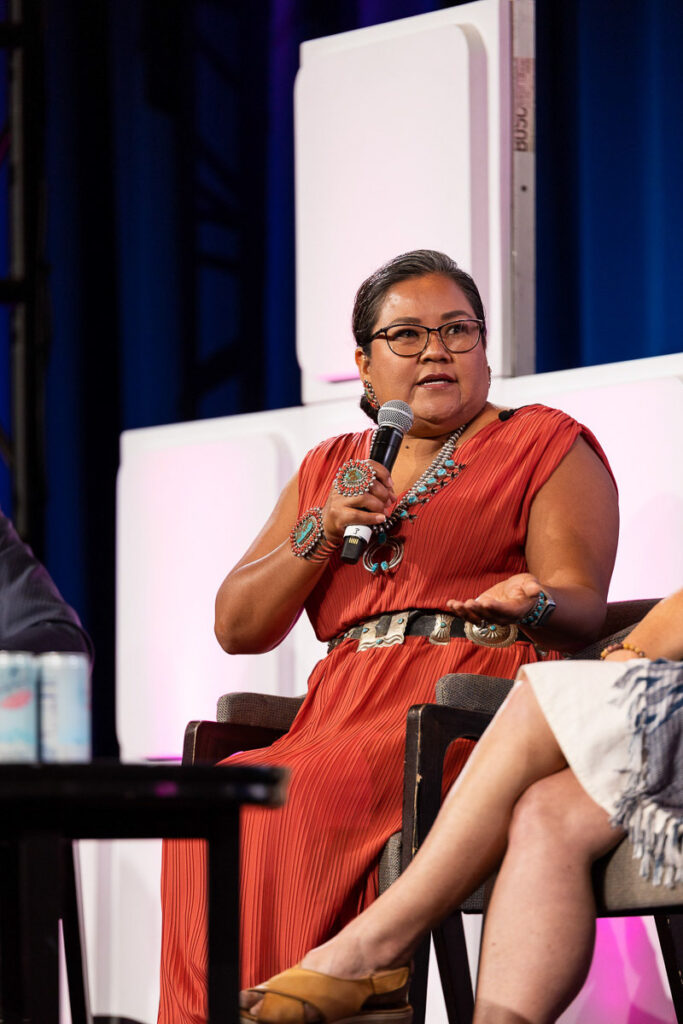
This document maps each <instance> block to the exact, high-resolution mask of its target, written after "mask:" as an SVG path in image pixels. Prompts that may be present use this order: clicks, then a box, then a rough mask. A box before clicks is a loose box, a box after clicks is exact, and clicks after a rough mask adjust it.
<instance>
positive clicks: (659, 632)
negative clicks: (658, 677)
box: [608, 590, 683, 661]
mask: <svg viewBox="0 0 683 1024" xmlns="http://www.w3.org/2000/svg"><path fill="white" fill-rule="evenodd" d="M626 640H627V642H628V644H629V645H630V647H629V648H625V649H621V650H619V651H614V653H613V654H610V655H608V658H609V660H610V661H625V660H627V659H628V658H636V657H638V651H642V652H643V654H644V655H645V657H646V658H652V659H653V660H654V659H656V658H669V659H671V660H672V661H680V660H681V659H682V658H683V590H677V591H676V593H675V594H672V595H671V596H670V597H667V598H665V599H664V600H663V601H660V602H659V603H658V604H656V605H655V606H654V608H652V609H651V611H649V612H648V613H647V615H646V616H645V618H644V619H643V620H642V621H641V622H639V623H638V625H637V626H634V627H633V629H632V630H631V632H630V633H629V635H628V637H627V638H626ZM633 647H635V648H636V650H635V651H634V650H632V649H630V648H633Z"/></svg>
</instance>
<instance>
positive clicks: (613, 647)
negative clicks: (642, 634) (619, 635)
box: [600, 640, 647, 661]
mask: <svg viewBox="0 0 683 1024" xmlns="http://www.w3.org/2000/svg"><path fill="white" fill-rule="evenodd" d="M614 651H633V653H634V654H635V655H636V656H637V657H638V658H647V654H646V653H645V651H641V649H640V647H635V646H634V645H633V644H630V643H628V641H626V640H623V641H622V642H621V643H620V644H608V645H607V647H605V648H604V649H603V650H602V651H600V660H601V661H603V660H604V659H605V658H606V657H607V655H608V654H612V653H613V652H614Z"/></svg>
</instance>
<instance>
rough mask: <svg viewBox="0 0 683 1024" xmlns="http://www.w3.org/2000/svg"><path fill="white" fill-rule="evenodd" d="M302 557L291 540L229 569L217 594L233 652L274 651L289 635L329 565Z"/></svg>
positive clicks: (218, 629) (218, 620)
mask: <svg viewBox="0 0 683 1024" xmlns="http://www.w3.org/2000/svg"><path fill="white" fill-rule="evenodd" d="M325 565H326V563H325V562H313V561H310V560H308V559H306V558H296V557H295V555H294V554H293V553H292V549H291V547H290V544H289V540H286V541H283V542H282V543H281V544H280V545H278V547H276V548H275V549H274V550H273V551H270V552H269V553H268V554H266V555H264V556H263V557H261V558H258V559H256V560H254V561H253V562H247V563H246V564H240V565H237V566H236V567H235V568H234V569H233V570H232V572H230V573H228V575H227V576H226V578H225V580H224V581H223V583H222V584H221V586H220V589H219V591H218V594H217V596H216V617H215V624H214V631H215V633H216V638H217V639H218V642H219V643H220V645H221V647H222V648H223V649H224V650H226V651H227V652H228V654H260V653H262V652H263V651H270V650H272V648H273V647H276V646H277V644H279V643H280V641H281V640H282V639H283V638H284V637H285V636H286V635H287V633H288V632H289V630H290V629H291V628H292V626H293V625H294V623H295V622H296V620H297V619H298V617H299V615H300V614H301V610H302V608H303V605H304V602H305V600H306V598H307V597H308V595H309V594H310V592H311V590H312V589H313V587H314V586H315V585H316V583H317V582H318V580H319V579H320V576H321V575H322V573H323V571H324V569H325Z"/></svg>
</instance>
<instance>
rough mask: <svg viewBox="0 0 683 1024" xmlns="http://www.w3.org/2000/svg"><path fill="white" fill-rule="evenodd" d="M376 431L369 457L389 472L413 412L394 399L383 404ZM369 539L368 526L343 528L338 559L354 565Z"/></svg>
mask: <svg viewBox="0 0 683 1024" xmlns="http://www.w3.org/2000/svg"><path fill="white" fill-rule="evenodd" d="M377 423H378V427H377V431H376V433H375V437H374V439H373V442H372V447H371V448H370V458H371V459H372V460H373V461H374V462H379V463H380V464H381V465H382V466H386V468H387V469H388V470H389V472H391V468H392V466H393V465H394V462H395V461H396V456H397V455H398V450H399V448H400V447H401V441H402V440H403V435H404V434H406V433H407V432H408V431H409V430H410V428H411V427H412V425H413V410H412V409H411V408H410V406H409V405H407V403H406V402H400V401H399V400H398V399H394V400H393V401H391V402H385V403H384V405H383V406H382V407H381V409H380V410H379V412H378V414H377ZM371 536H372V528H371V527H370V526H347V527H346V529H345V530H344V545H343V547H342V550H341V555H340V558H341V560H342V562H347V563H348V564H349V565H355V563H356V562H357V561H358V559H359V558H360V556H361V552H362V551H363V548H364V547H365V545H366V544H367V542H368V541H369V540H370V537H371Z"/></svg>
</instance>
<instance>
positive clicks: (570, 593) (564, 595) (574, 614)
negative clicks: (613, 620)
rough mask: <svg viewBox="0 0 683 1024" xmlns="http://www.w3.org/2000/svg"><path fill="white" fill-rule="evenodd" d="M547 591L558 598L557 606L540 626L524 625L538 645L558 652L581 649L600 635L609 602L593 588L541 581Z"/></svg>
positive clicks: (527, 633)
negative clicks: (550, 583) (548, 583)
mask: <svg viewBox="0 0 683 1024" xmlns="http://www.w3.org/2000/svg"><path fill="white" fill-rule="evenodd" d="M540 583H541V587H542V589H543V591H544V593H546V594H548V595H549V596H550V597H552V599H553V601H555V605H556V607H555V609H554V611H553V612H552V614H551V615H550V616H549V617H548V619H547V620H546V622H545V623H544V625H543V626H542V627H541V628H537V629H532V628H531V627H529V626H524V625H523V626H522V627H521V628H522V630H523V631H524V633H525V634H526V635H527V636H529V637H530V638H531V639H532V640H533V641H534V643H535V644H537V645H538V647H541V648H543V647H548V648H551V649H552V650H556V651H567V652H575V651H580V650H581V648H582V647H586V646H587V645H588V644H590V643H592V641H593V640H595V639H596V638H597V637H599V636H600V628H601V626H602V625H603V623H604V621H605V614H606V612H607V602H606V601H605V600H604V598H603V597H602V595H601V594H599V593H597V591H595V590H593V589H592V588H591V587H587V586H580V585H578V584H576V585H571V586H550V585H544V583H543V581H540Z"/></svg>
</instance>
